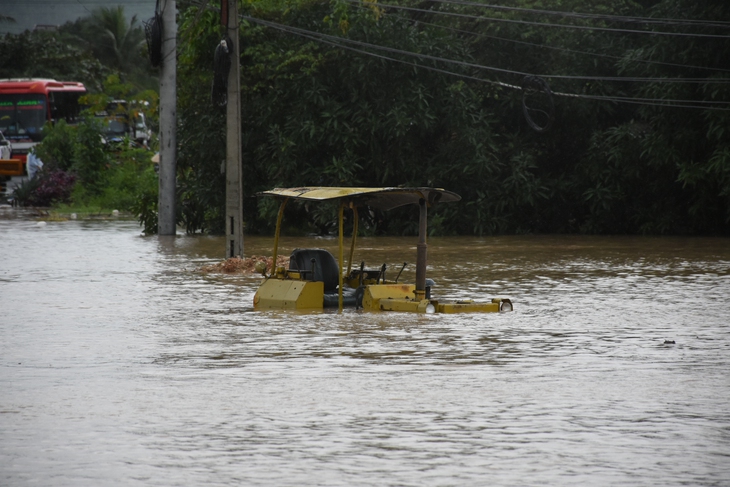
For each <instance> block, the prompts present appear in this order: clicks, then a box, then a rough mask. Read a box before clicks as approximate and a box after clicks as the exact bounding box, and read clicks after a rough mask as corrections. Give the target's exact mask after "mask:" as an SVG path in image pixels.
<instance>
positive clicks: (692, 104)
mask: <svg viewBox="0 0 730 487" xmlns="http://www.w3.org/2000/svg"><path fill="white" fill-rule="evenodd" d="M240 18H241V19H243V20H246V21H249V22H252V23H255V24H259V25H263V26H265V27H270V28H273V29H276V30H280V31H283V32H287V33H290V34H294V35H297V36H300V37H304V38H308V39H311V40H313V41H316V42H320V43H324V44H328V45H331V46H334V47H337V48H340V49H346V50H350V51H354V52H358V53H361V54H365V55H369V56H372V57H376V58H379V59H384V60H387V61H393V62H398V63H401V64H406V65H410V66H414V67H416V68H421V69H426V70H429V71H435V72H439V73H443V74H448V75H452V76H457V77H460V78H464V79H471V80H474V81H480V82H485V83H489V84H493V85H497V86H501V87H504V88H509V89H515V90H522V87H521V86H517V85H514V84H509V83H503V82H500V81H493V80H485V79H483V78H478V77H475V76H469V75H464V74H461V73H454V72H452V71H448V70H444V69H440V68H435V67H432V66H426V65H422V64H416V63H413V62H408V61H404V60H402V59H397V58H393V57H390V56H384V55H381V54H375V53H372V52H369V51H366V50H363V49H358V48H355V47H352V46H347V45H343V44H342V43H341V42H339V41H346V42H351V43H353V44H355V45H361V46H365V47H370V48H375V49H382V50H385V51H388V52H393V53H399V54H405V55H410V56H413V57H418V58H422V59H429V60H435V61H442V62H450V63H455V64H460V65H464V66H469V67H480V68H483V69H491V70H497V71H500V72H507V73H510V74H520V75H522V74H524V75H526V76H535V75H531V74H527V73H521V72H517V71H509V70H502V69H499V68H489V67H486V66H479V65H473V64H470V63H463V62H461V61H453V60H449V59H445V58H438V57H435V56H429V55H424V54H418V53H413V52H410V51H403V50H399V49H395V48H386V47H383V46H378V45H375V44H368V43H364V42H361V41H354V40H352V39H345V38H342V37H336V36H331V35H329V34H323V33H320V32H314V31H308V30H306V29H300V28H298V27H292V26H287V25H283V24H279V23H276V22H271V21H267V20H263V19H258V18H256V17H251V16H247V15H241V16H240ZM553 95H556V96H563V97H568V98H582V99H589V100H600V101H613V102H619V103H632V104H639V105H650V106H661V107H674V108H696V109H702V110H720V111H730V108H723V107H719V106H707V105H706V106H703V105H704V104H710V103H712V104H713V105H718V104H720V105H730V102H722V101H720V102H707V101H698V100H673V99H653V98H632V97H610V96H603V95H586V94H577V93H561V92H553Z"/></svg>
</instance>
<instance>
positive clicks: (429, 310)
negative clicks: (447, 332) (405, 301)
mask: <svg viewBox="0 0 730 487" xmlns="http://www.w3.org/2000/svg"><path fill="white" fill-rule="evenodd" d="M435 312H436V306H434V305H433V304H432V303H428V305H427V306H426V314H433V313H435Z"/></svg>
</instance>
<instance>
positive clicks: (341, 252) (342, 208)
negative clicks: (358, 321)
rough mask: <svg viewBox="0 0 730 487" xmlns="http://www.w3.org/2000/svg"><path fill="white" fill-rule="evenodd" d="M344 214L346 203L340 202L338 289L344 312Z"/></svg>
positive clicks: (340, 305) (340, 303)
mask: <svg viewBox="0 0 730 487" xmlns="http://www.w3.org/2000/svg"><path fill="white" fill-rule="evenodd" d="M344 214H345V204H344V203H340V211H339V215H338V218H337V220H338V223H339V225H338V226H339V227H340V238H339V240H340V265H339V272H338V274H339V278H340V280H339V289H338V297H337V301H338V309H339V311H340V313H342V285H343V278H342V269H344V267H345V265H344V264H345V255H344V254H345V251H344V249H343V246H344V239H345V228H344V227H345V225H344Z"/></svg>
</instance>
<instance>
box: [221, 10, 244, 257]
mask: <svg viewBox="0 0 730 487" xmlns="http://www.w3.org/2000/svg"><path fill="white" fill-rule="evenodd" d="M222 1H223V2H228V3H227V5H228V18H227V19H222V20H225V21H226V26H227V33H228V37H229V38H230V39H231V41H233V46H231V53H230V55H231V69H230V71H229V72H228V93H227V104H226V124H227V130H228V132H227V135H226V236H227V238H226V246H227V247H228V248H227V251H226V257H236V256H240V257H243V200H242V198H243V178H242V177H241V176H242V174H241V173H242V168H241V165H242V160H241V67H240V59H241V56H240V54H239V46H238V44H239V43H238V28H239V19H238V0H222Z"/></svg>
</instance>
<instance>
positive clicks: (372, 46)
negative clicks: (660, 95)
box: [241, 16, 730, 84]
mask: <svg viewBox="0 0 730 487" xmlns="http://www.w3.org/2000/svg"><path fill="white" fill-rule="evenodd" d="M241 17H242V18H244V19H245V20H250V21H252V22H255V23H259V24H261V25H268V26H271V27H273V26H278V28H280V29H281V30H289V31H290V32H292V33H306V34H309V35H316V36H318V37H321V38H325V39H331V40H334V41H337V42H345V43H349V44H353V45H357V46H361V47H367V48H370V49H378V50H381V51H386V52H390V53H395V54H401V55H407V56H414V57H418V58H421V59H428V60H431V61H438V62H443V63H449V64H456V65H460V66H464V67H469V68H476V69H482V70H485V71H493V72H496V73H501V74H510V75H516V76H520V77H524V76H537V77H540V78H548V79H561V80H581V81H621V82H631V83H636V82H645V83H705V84H708V83H709V84H727V83H730V78H719V79H712V78H642V77H621V76H569V75H553V74H535V73H527V72H524V71H514V70H510V69H503V68H496V67H492V66H483V65H480V64H475V63H467V62H465V61H457V60H453V59H446V58H442V57H438V56H431V55H429V54H422V53H414V52H411V51H404V50H402V49H397V48H394V47H387V46H380V45H377V44H370V43H367V42H363V41H358V40H355V39H348V38H345V37H336V36H332V35H329V34H323V33H320V32H315V31H310V30H306V29H300V28H298V27H292V26H285V25H283V24H277V23H275V22H270V21H266V20H262V19H257V18H254V17H249V16H241Z"/></svg>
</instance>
